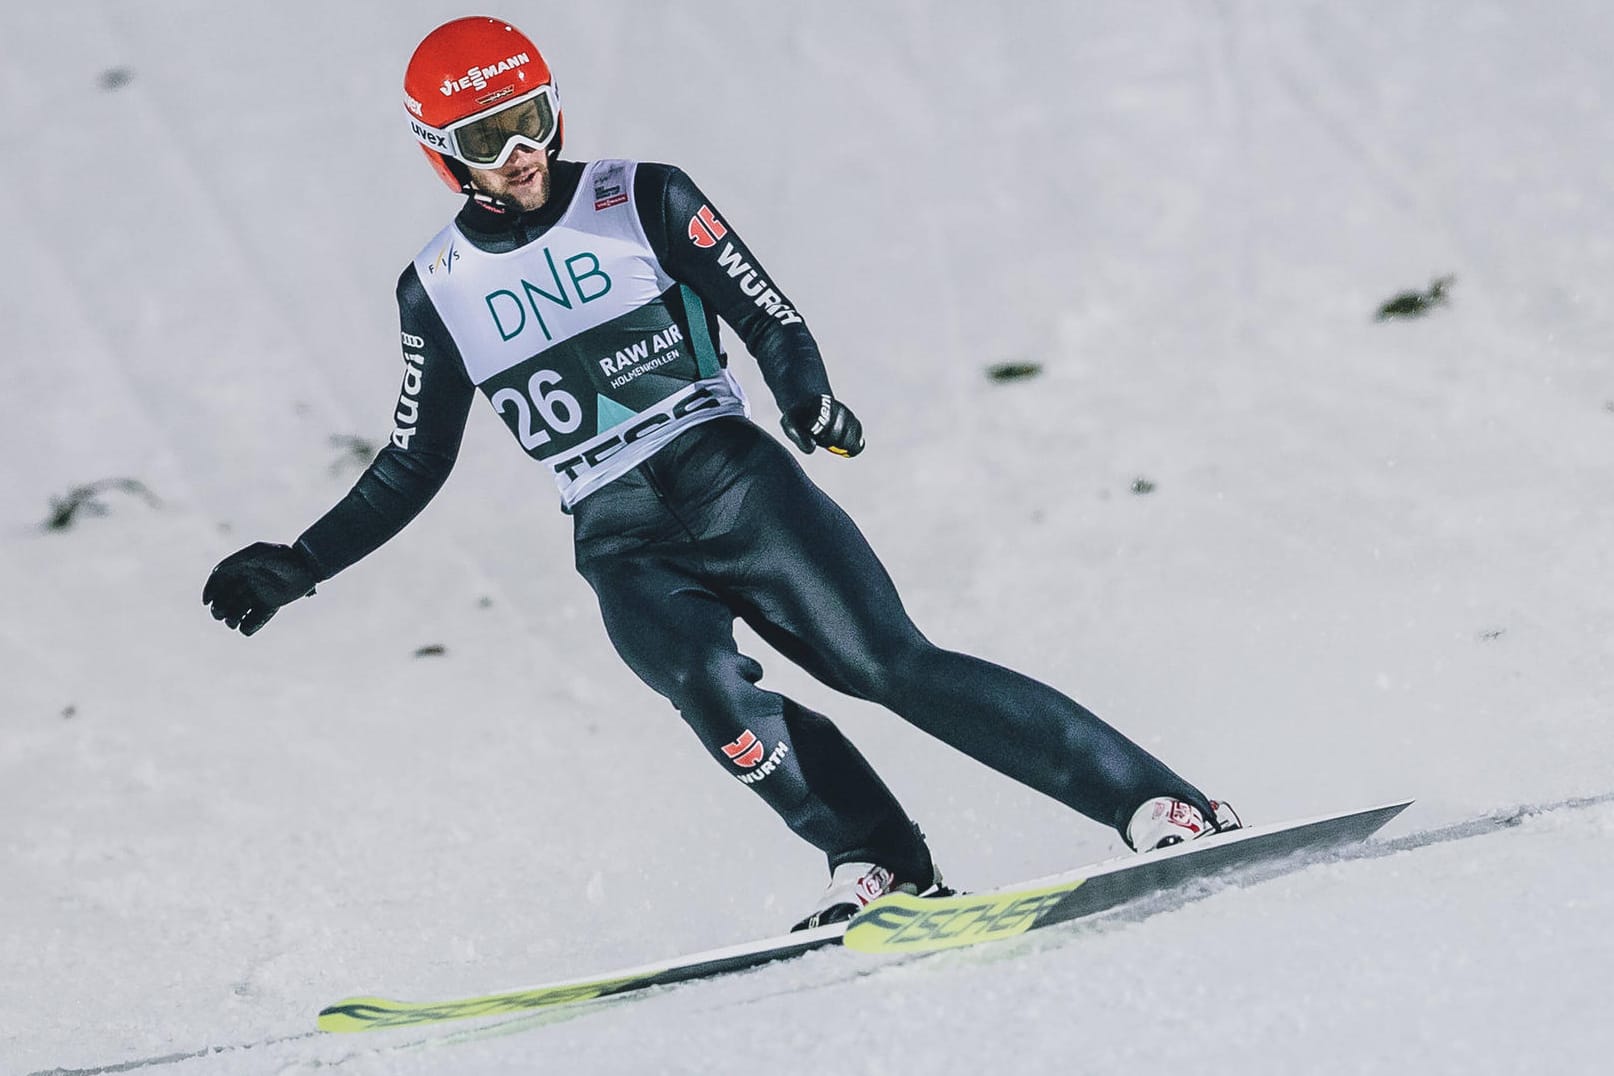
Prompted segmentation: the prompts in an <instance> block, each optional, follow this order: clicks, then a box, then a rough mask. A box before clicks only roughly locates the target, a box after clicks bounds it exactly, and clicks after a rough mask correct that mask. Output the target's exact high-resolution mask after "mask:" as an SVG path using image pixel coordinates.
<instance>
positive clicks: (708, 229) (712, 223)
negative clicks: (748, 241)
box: [689, 205, 729, 250]
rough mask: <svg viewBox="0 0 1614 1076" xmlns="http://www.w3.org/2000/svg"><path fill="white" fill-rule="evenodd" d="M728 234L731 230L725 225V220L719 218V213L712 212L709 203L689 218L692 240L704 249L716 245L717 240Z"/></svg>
mask: <svg viewBox="0 0 1614 1076" xmlns="http://www.w3.org/2000/svg"><path fill="white" fill-rule="evenodd" d="M728 234H729V230H728V229H727V228H725V227H723V222H722V221H720V220H718V219H717V214H716V213H713V212H712V207H711V206H709V205H703V206H701V207H700V209H698V210H696V211H695V215H694V216H693V217H690V218H689V238H690V241H691V242H693V243H694V244H695V245H696V246H697V247H700V248H701V249H702V250H706V249H707V248H709V247H715V246H716V245H717V241H718V240H719V239H722V238H723V237H724V236H725V235H728Z"/></svg>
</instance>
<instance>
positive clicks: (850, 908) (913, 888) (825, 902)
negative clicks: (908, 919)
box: [790, 863, 952, 932]
mask: <svg viewBox="0 0 1614 1076" xmlns="http://www.w3.org/2000/svg"><path fill="white" fill-rule="evenodd" d="M888 893H908V894H911V895H913V896H918V897H942V896H948V895H950V894H951V893H952V890H951V889H948V888H947V887H946V886H944V885H942V880H941V871H939V870H937V871H936V872H935V877H934V878H932V879H931V880H930V882H929V884H928V885H923V886H922V885H920V884H919V883H917V882H906V881H898V880H897V877H896V875H894V874H892V873H891V872H890V871H889V870H887V869H886V868H884V867H882V866H879V865H878V864H874V863H842V864H841V865H840V866H839V867H836V868H835V870H834V871H833V872H832V873H831V874H830V877H829V888H827V889H825V890H824V895H823V896H821V897H819V898H818V905H817V907H815V908H814V909H813V910H812V913H811V914H809V915H808V916H807V918H805V919H803V920H802V921H801V922H799V923H797V924H796V925H795V926H793V927H791V928H790V929H791V931H793V932H794V931H797V930H811V929H813V928H814V927H822V926H827V925H828V924H830V923H844V922H845V921H846V920H848V919H850V918H852V917H853V916H854V915H856V914H857V913H858V912H859V911H861V910H862V909H863V906H864V905H865V904H868V903H870V902H872V901H876V900H879V899H880V898H881V897H883V896H885V895H886V894H888Z"/></svg>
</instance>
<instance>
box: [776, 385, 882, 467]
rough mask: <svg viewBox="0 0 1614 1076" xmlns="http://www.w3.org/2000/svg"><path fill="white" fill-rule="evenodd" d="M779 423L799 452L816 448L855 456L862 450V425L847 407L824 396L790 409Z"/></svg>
mask: <svg viewBox="0 0 1614 1076" xmlns="http://www.w3.org/2000/svg"><path fill="white" fill-rule="evenodd" d="M779 423H780V425H782V426H784V428H785V434H786V435H787V436H788V437H789V438H790V439H791V440H792V441H794V442H796V447H797V448H799V449H801V450H802V451H803V452H808V453H810V452H812V450H813V449H815V448H817V447H818V446H819V445H822V446H824V447H825V448H827V449H829V450H830V451H831V452H833V453H835V454H836V455H837V456H855V455H857V454H858V453H859V452H862V451H863V423H861V422H859V421H858V420H857V416H856V415H854V414H852V409H851V408H850V407H847V406H846V405H845V404H843V403H841V401H839V400H837V399H836V398H835V397H833V396H831V395H829V394H828V393H825V394H824V395H822V396H818V397H815V398H814V399H811V400H806V401H803V402H802V403H799V404H797V405H796V406H795V407H792V408H790V410H788V411H786V412H785V413H784V414H783V415H782V416H781V417H780V419H779Z"/></svg>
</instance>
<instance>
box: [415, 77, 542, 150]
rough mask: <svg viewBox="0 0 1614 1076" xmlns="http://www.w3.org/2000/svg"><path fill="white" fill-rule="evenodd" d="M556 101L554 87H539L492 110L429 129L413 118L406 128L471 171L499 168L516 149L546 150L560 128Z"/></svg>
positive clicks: (422, 143) (423, 142)
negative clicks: (468, 166) (465, 165)
mask: <svg viewBox="0 0 1614 1076" xmlns="http://www.w3.org/2000/svg"><path fill="white" fill-rule="evenodd" d="M559 116H560V99H559V98H558V97H556V96H555V87H553V86H548V85H545V86H539V87H538V88H537V89H536V90H533V91H532V92H531V93H527V94H523V95H522V96H520V97H517V98H516V99H515V100H513V101H511V102H510V103H509V104H506V105H500V106H499V108H498V109H497V110H496V111H493V112H483V113H480V114H479V115H475V116H468V117H466V118H465V119H463V120H456V121H455V122H453V123H451V124H449V125H448V126H447V127H432V126H430V125H429V124H426V123H423V122H421V121H420V120H419V119H417V118H416V117H414V116H410V117H409V127H410V129H411V130H412V131H414V132H415V138H417V139H418V140H419V141H420V144H421V145H423V146H425V147H426V148H427V149H430V150H436V151H437V152H438V153H446V154H447V155H448V156H450V157H453V158H454V159H455V160H457V161H461V162H463V163H465V164H468V165H470V166H471V167H472V168H477V169H482V170H484V171H485V170H487V169H492V168H499V167H502V166H503V165H504V163H505V162H506V161H508V160H509V159H510V154H512V153H514V152H515V151H516V147H517V146H527V147H529V148H531V149H547V148H548V147H549V143H550V142H551V141H553V140H554V137H555V132H556V131H557V130H558V129H559V128H560V121H559V118H558V117H559Z"/></svg>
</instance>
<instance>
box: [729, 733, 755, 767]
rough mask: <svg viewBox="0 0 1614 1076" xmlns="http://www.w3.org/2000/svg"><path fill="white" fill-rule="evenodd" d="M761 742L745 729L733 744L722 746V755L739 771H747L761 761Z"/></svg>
mask: <svg viewBox="0 0 1614 1076" xmlns="http://www.w3.org/2000/svg"><path fill="white" fill-rule="evenodd" d="M762 750H763V749H762V741H761V740H759V739H757V737H756V733H754V732H752V731H751V730H750V729H746V730H745V731H744V732H743V733H741V734H740V738H739V739H738V740H735V741H734V742H733V743H727V744H724V745H723V753H724V754H725V755H727V756H728V757H729V760H730V761H731V762H733V763H734V764H735V765H736V766H738V767H740V768H741V769H745V770H749V769H751V768H752V767H753V766H755V765H756V764H757V763H759V762H761V761H762Z"/></svg>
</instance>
